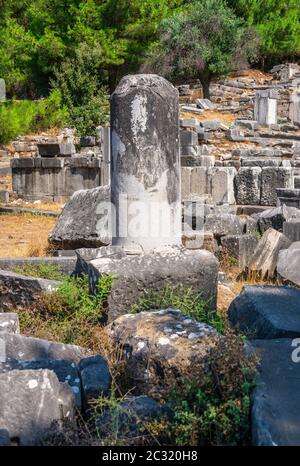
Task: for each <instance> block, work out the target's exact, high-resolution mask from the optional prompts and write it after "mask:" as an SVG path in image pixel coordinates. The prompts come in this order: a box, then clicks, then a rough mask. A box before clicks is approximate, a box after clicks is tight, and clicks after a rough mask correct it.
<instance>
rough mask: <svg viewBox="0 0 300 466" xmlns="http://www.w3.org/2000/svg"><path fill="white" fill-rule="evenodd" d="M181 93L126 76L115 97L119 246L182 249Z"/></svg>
mask: <svg viewBox="0 0 300 466" xmlns="http://www.w3.org/2000/svg"><path fill="white" fill-rule="evenodd" d="M178 111H179V109H178V92H177V90H176V89H175V87H174V86H172V84H171V83H169V82H168V81H166V80H165V79H164V78H162V77H160V76H157V75H154V74H140V75H132V76H131V75H129V76H125V77H124V78H123V79H122V80H121V82H120V83H119V85H118V87H117V88H116V90H115V92H114V93H113V94H112V96H111V193H112V195H111V199H112V203H113V204H114V206H115V208H116V229H115V232H113V242H112V244H113V245H118V246H123V247H124V248H125V249H129V250H134V251H146V252H147V251H151V250H152V249H154V248H159V247H164V246H173V245H180V244H181V202H180V200H181V195H180V159H179V124H178V121H179V120H178Z"/></svg>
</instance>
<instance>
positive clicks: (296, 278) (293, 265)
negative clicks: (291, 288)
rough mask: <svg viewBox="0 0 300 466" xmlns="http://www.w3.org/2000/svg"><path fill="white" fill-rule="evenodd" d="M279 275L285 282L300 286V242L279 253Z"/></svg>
mask: <svg viewBox="0 0 300 466" xmlns="http://www.w3.org/2000/svg"><path fill="white" fill-rule="evenodd" d="M277 273H278V274H279V275H280V277H282V278H283V279H284V280H288V281H289V282H291V283H294V284H295V285H297V286H300V241H297V242H295V243H292V244H291V245H290V247H289V248H288V249H283V250H282V251H280V252H279V256H278V263H277Z"/></svg>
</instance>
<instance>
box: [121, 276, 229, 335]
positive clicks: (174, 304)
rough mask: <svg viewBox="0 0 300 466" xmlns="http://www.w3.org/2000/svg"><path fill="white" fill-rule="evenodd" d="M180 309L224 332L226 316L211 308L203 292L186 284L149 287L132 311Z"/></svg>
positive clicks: (132, 312) (132, 307) (189, 315)
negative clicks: (196, 290)
mask: <svg viewBox="0 0 300 466" xmlns="http://www.w3.org/2000/svg"><path fill="white" fill-rule="evenodd" d="M169 307H171V308H174V309H179V310H180V311H181V312H182V313H183V314H185V315H187V316H188V317H191V318H192V319H194V320H197V321H199V322H205V323H207V324H210V325H212V326H213V327H215V328H216V329H217V330H218V331H219V332H220V333H223V332H224V329H225V325H226V323H225V321H224V318H223V317H222V316H221V315H219V314H218V313H217V312H215V311H210V310H209V301H204V300H203V298H202V294H201V293H199V292H195V291H194V290H193V289H192V288H186V287H184V286H182V285H181V286H177V287H171V286H167V287H165V288H163V289H162V290H159V291H158V290H155V289H149V290H146V291H145V292H144V294H143V295H142V296H141V297H140V298H139V299H138V301H137V302H136V303H135V304H133V305H132V306H131V309H130V311H129V312H130V313H131V314H136V313H137V312H142V311H149V310H150V309H167V308H169Z"/></svg>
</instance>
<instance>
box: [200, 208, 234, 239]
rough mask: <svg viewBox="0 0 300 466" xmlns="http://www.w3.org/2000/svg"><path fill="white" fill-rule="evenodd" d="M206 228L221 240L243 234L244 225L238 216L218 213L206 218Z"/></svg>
mask: <svg viewBox="0 0 300 466" xmlns="http://www.w3.org/2000/svg"><path fill="white" fill-rule="evenodd" d="M204 228H205V231H211V232H213V234H214V236H215V238H217V239H219V238H221V237H222V236H226V235H240V234H242V229H243V224H242V222H241V221H240V219H239V217H238V216H237V215H234V214H221V213H217V214H208V215H207V216H206V219H205V225H204Z"/></svg>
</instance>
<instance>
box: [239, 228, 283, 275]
mask: <svg viewBox="0 0 300 466" xmlns="http://www.w3.org/2000/svg"><path fill="white" fill-rule="evenodd" d="M290 244H291V241H290V240H289V239H288V238H287V237H286V236H284V235H283V234H282V233H280V232H279V231H276V230H274V229H273V228H269V229H268V230H267V231H266V232H265V233H264V234H263V236H262V238H261V240H260V241H259V242H258V244H257V246H256V248H255V250H254V253H253V257H252V260H251V261H250V263H249V266H248V267H247V271H248V273H249V274H250V275H255V276H259V277H260V278H262V279H263V278H272V277H274V275H275V273H276V267H277V261H278V255H279V251H281V250H282V249H287V248H288V247H289V246H290Z"/></svg>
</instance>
